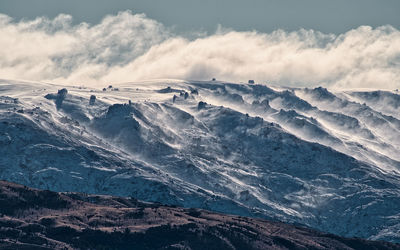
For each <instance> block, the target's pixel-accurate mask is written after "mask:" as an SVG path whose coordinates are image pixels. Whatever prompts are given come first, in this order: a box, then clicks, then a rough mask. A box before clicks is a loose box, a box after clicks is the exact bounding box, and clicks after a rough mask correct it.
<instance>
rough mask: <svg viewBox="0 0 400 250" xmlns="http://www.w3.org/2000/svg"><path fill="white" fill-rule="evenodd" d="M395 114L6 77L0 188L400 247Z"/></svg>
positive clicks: (291, 93) (393, 105)
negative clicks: (117, 200) (184, 211)
mask: <svg viewBox="0 0 400 250" xmlns="http://www.w3.org/2000/svg"><path fill="white" fill-rule="evenodd" d="M63 88H66V89H65V90H63ZM399 107H400V95H398V93H397V92H395V91H393V92H389V91H370V92H365V91H364V92H360V91H358V92H357V91H347V92H346V91H342V92H331V91H329V90H327V89H324V88H315V89H297V88H272V87H269V86H265V85H259V84H235V83H225V82H218V81H211V82H197V81H164V82H147V83H127V84H120V85H118V86H114V87H113V86H110V87H108V88H104V89H102V88H99V89H95V88H85V87H65V86H57V85H52V84H43V83H27V82H14V81H7V80H2V81H0V113H1V115H0V154H1V155H2V157H1V158H0V169H1V171H0V178H1V179H4V180H7V181H12V182H16V183H20V184H23V185H27V186H30V187H34V188H41V189H49V190H52V191H61V192H84V193H91V194H105V195H117V196H125V197H135V198H137V199H140V200H144V201H148V202H160V203H163V204H168V205H176V206H182V207H192V208H201V209H207V210H211V211H214V212H221V213H229V214H235V215H240V216H251V217H258V218H264V219H272V220H279V221H283V222H288V223H292V224H296V225H303V226H307V227H311V228H315V229H318V230H320V231H323V232H328V233H334V234H338V235H340V236H346V237H361V238H366V239H370V240H385V241H392V242H400V215H399V212H398V211H400V202H399V200H400V112H399Z"/></svg>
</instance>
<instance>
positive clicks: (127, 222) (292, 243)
mask: <svg viewBox="0 0 400 250" xmlns="http://www.w3.org/2000/svg"><path fill="white" fill-rule="evenodd" d="M0 213H1V214H0V249H60V248H68V249H219V250H221V249H400V245H396V244H392V243H387V242H374V241H367V240H362V239H356V238H342V237H339V236H335V235H331V234H324V233H320V232H318V231H314V230H311V229H306V228H301V227H295V226H292V225H287V224H284V223H279V222H271V221H266V220H260V219H252V218H246V217H239V216H231V215H223V214H217V213H212V212H209V211H205V210H198V209H184V208H179V207H171V206H163V205H160V204H154V203H144V202H140V201H138V200H136V199H134V198H120V197H111V196H95V195H86V194H79V193H55V192H50V191H39V190H35V189H30V188H27V187H24V186H21V185H17V184H13V183H9V182H4V181H1V182H0Z"/></svg>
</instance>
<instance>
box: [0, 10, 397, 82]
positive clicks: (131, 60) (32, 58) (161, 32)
mask: <svg viewBox="0 0 400 250" xmlns="http://www.w3.org/2000/svg"><path fill="white" fill-rule="evenodd" d="M0 65H1V66H0V78H8V79H27V80H41V81H53V82H61V83H70V84H90V83H92V84H96V83H105V82H126V81H136V80H145V79H157V78H179V79H198V80H208V79H210V78H212V77H216V78H217V79H221V80H228V81H237V82H240V81H246V80H247V79H254V80H256V81H257V82H260V83H265V82H270V83H271V82H272V83H274V84H276V85H286V86H310V87H312V86H317V85H323V86H326V87H336V88H379V89H392V88H399V87H400V32H399V30H397V29H395V28H393V27H391V26H382V27H378V28H375V29H374V28H371V27H369V26H361V27H359V28H357V29H354V30H350V31H348V32H346V33H344V34H340V35H334V34H323V33H320V32H317V31H313V30H299V31H295V32H285V31H283V30H277V31H275V32H272V33H268V34H265V33H258V32H255V31H251V32H236V31H232V30H226V29H223V28H218V29H217V31H216V32H215V34H212V35H204V34H203V35H198V36H197V37H195V38H193V36H191V38H189V37H185V36H184V35H176V34H175V33H174V32H173V30H172V29H170V28H167V27H165V26H164V25H162V24H161V23H159V22H157V21H155V20H152V19H149V18H147V17H146V16H145V15H144V14H132V13H131V12H129V11H125V12H120V13H119V14H118V15H116V16H107V17H105V18H104V19H103V20H102V22H101V23H99V24H97V25H89V24H87V23H81V24H78V25H73V24H72V17H71V16H68V15H59V16H58V17H56V18H55V19H52V20H49V19H47V18H44V17H38V18H36V19H35V20H22V21H20V22H14V21H13V20H12V19H11V18H9V17H8V16H5V15H0Z"/></svg>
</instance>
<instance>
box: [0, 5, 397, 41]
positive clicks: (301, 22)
mask: <svg viewBox="0 0 400 250" xmlns="http://www.w3.org/2000/svg"><path fill="white" fill-rule="evenodd" d="M128 9H129V10H132V12H133V13H145V14H146V15H147V16H148V17H149V18H152V19H155V20H157V21H159V22H161V23H163V24H164V25H166V26H175V28H176V32H178V33H180V32H193V31H196V32H197V31H207V32H209V33H213V32H214V31H215V29H216V27H217V25H218V24H221V25H222V26H223V27H227V28H233V29H234V30H237V31H245V30H257V31H261V32H271V31H273V30H276V29H279V28H280V29H284V30H287V31H293V30H298V29H299V28H305V29H314V30H318V31H321V32H324V33H336V34H338V33H343V32H346V31H348V30H350V29H353V28H357V27H359V26H360V25H369V26H371V27H377V26H381V25H385V24H390V25H392V26H393V27H395V28H397V29H399V28H400V0H246V1H245V0H113V1H111V0H0V13H4V14H7V15H8V16H11V17H13V18H15V20H16V21H19V20H20V19H21V18H26V19H32V18H35V17H37V16H48V17H50V18H53V17H55V16H57V15H58V14H60V13H66V14H70V15H72V16H73V18H74V19H73V20H74V22H75V23H80V22H83V21H84V22H89V23H92V24H96V23H99V22H100V21H101V19H102V18H103V17H104V16H105V15H107V14H113V15H115V14H117V13H118V12H119V11H124V10H128Z"/></svg>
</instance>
